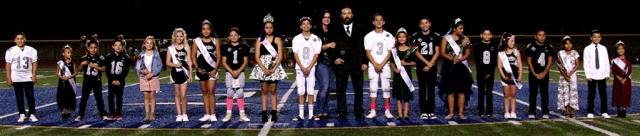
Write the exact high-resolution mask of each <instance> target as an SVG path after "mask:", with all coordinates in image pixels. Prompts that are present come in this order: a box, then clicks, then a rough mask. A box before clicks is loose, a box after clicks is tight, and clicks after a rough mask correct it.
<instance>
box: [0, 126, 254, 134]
mask: <svg viewBox="0 0 640 136" xmlns="http://www.w3.org/2000/svg"><path fill="white" fill-rule="evenodd" d="M17 127H20V126H0V134H2V135H5V136H15V135H25V136H27V135H28V136H37V135H47V136H77V135H91V136H123V135H153V136H177V135H180V136H208V135H220V136H255V135H258V133H259V132H260V130H243V129H227V130H221V129H215V130H214V129H151V130H141V129H118V128H116V129H106V128H105V129H103V128H89V129H77V128H61V127H39V126H38V127H29V128H26V129H23V130H17V129H16V128H17Z"/></svg>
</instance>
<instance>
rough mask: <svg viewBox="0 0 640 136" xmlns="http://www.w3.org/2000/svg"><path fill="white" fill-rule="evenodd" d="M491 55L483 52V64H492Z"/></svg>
mask: <svg viewBox="0 0 640 136" xmlns="http://www.w3.org/2000/svg"><path fill="white" fill-rule="evenodd" d="M490 55H491V54H490V53H489V51H484V52H482V63H484V64H485V65H488V64H489V63H491V56H490Z"/></svg>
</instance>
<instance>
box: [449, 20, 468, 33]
mask: <svg viewBox="0 0 640 136" xmlns="http://www.w3.org/2000/svg"><path fill="white" fill-rule="evenodd" d="M458 26H464V22H462V19H460V18H457V19H456V20H454V21H453V23H451V26H450V28H449V32H447V34H453V30H454V29H456V28H458Z"/></svg>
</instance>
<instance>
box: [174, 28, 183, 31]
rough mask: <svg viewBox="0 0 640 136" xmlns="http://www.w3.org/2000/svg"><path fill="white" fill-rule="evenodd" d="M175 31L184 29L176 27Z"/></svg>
mask: <svg viewBox="0 0 640 136" xmlns="http://www.w3.org/2000/svg"><path fill="white" fill-rule="evenodd" d="M174 31H184V29H182V28H176V29H175V30H174Z"/></svg>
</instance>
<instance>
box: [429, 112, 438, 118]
mask: <svg viewBox="0 0 640 136" xmlns="http://www.w3.org/2000/svg"><path fill="white" fill-rule="evenodd" d="M428 115H429V118H431V119H438V116H436V114H433V113H429V114H428Z"/></svg>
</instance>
